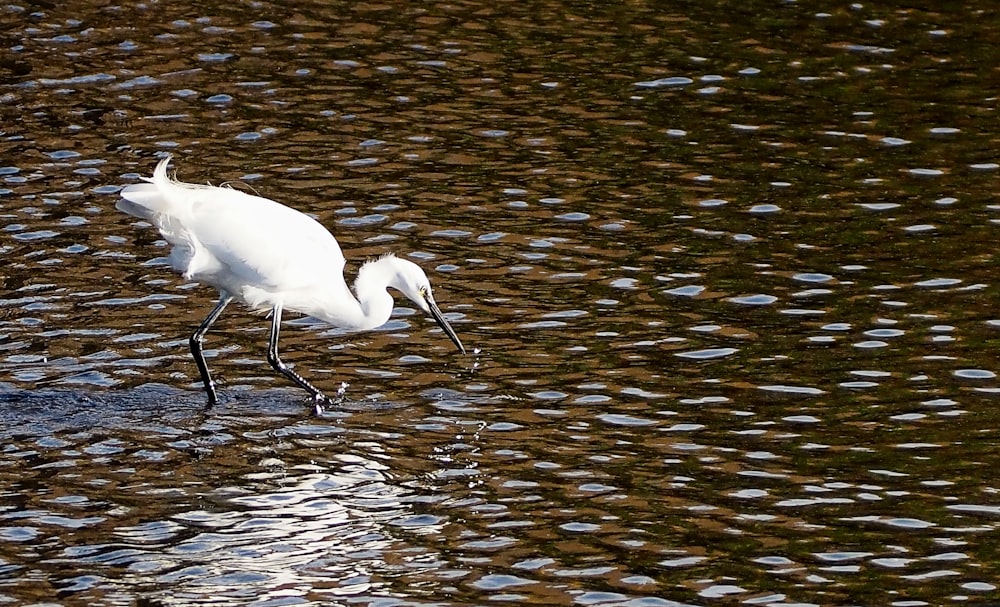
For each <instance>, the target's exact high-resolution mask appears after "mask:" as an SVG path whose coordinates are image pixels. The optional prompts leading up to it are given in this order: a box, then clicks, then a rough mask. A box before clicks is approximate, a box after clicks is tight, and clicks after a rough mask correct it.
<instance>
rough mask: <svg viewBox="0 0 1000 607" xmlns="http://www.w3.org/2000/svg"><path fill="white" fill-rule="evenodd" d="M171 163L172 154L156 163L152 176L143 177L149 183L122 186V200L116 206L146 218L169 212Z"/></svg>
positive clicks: (120, 209)
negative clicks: (169, 173) (168, 165)
mask: <svg viewBox="0 0 1000 607" xmlns="http://www.w3.org/2000/svg"><path fill="white" fill-rule="evenodd" d="M169 163H170V156H167V157H166V158H164V159H163V160H161V161H160V162H159V164H157V165H156V170H155V171H153V177H152V178H150V177H143V178H142V179H143V180H144V181H146V182H148V183H136V184H133V185H129V186H126V187H124V188H122V191H121V192H119V195H120V196H121V200H119V201H118V202H117V203H116V204H115V208H116V209H118V210H119V211H122V212H124V213H128V214H129V215H132V216H134V217H138V218H140V219H146V220H153V219H155V218H156V217H157V216H158V215H165V214H167V213H168V212H169V208H170V206H171V200H170V198H169V197H168V196H167V195H166V194H167V192H168V191H169V187H170V185H171V180H170V177H168V176H167V164H169ZM154 223H155V222H154Z"/></svg>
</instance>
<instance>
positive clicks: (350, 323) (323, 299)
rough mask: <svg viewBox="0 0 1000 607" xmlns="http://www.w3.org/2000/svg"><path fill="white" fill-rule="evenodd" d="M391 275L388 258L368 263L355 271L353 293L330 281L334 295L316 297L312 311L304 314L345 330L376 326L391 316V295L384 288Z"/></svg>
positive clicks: (382, 323)
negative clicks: (334, 285) (333, 286)
mask: <svg viewBox="0 0 1000 607" xmlns="http://www.w3.org/2000/svg"><path fill="white" fill-rule="evenodd" d="M394 275H395V270H394V269H393V268H392V267H391V260H390V259H389V258H385V257H383V258H380V259H377V260H375V261H369V262H367V263H365V264H364V265H362V266H361V269H360V270H358V277H357V278H356V279H355V280H354V293H353V294H352V293H351V291H350V289H348V288H347V286H346V284H345V283H344V282H343V281H334V282H335V283H338V286H337V291H338V292H337V293H332V294H327V296H323V295H320V296H319V297H317V304H318V305H317V306H316V309H315V310H312V311H309V312H307V313H308V314H309V315H310V316H312V317H314V318H318V319H320V320H324V321H326V322H328V323H330V324H332V325H334V326H336V327H341V328H344V329H347V330H349V331H366V330H368V329H374V328H376V327H380V326H382V325H384V324H385V323H386V321H388V320H389V317H390V316H391V315H392V308H393V301H392V295H390V294H389V292H388V291H387V290H386V288H387V287H388V286H389V283H390V282H391V280H392V277H393V276H394ZM355 295H357V298H356V299H355Z"/></svg>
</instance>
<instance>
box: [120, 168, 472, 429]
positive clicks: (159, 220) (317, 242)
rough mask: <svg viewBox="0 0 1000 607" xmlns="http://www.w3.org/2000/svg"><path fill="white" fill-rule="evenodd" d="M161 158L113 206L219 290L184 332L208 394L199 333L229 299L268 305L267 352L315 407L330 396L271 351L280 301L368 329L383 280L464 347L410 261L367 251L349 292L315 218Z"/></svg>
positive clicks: (382, 297) (181, 266) (380, 307)
mask: <svg viewBox="0 0 1000 607" xmlns="http://www.w3.org/2000/svg"><path fill="white" fill-rule="evenodd" d="M169 162H170V156H167V157H165V158H164V159H163V160H161V161H160V163H159V164H157V165H156V170H155V171H154V172H153V177H152V178H148V177H143V180H144V181H146V182H147V183H139V184H134V185H129V186H126V187H125V188H123V189H122V191H121V197H122V198H121V200H119V201H118V203H117V204H116V205H115V206H116V207H117V208H118V209H119V210H120V211H124V212H125V213H128V214H129V215H134V216H135V217H139V218H141V219H144V220H146V221H148V222H150V223H151V224H153V225H154V226H155V227H156V228H157V229H158V230H159V231H160V234H162V235H163V238H165V239H166V241H167V242H168V243H169V244H171V245H173V248H172V249H171V251H170V257H169V259H170V263H171V265H172V266H173V268H174V270H176V271H178V272H180V273H182V274H183V275H184V278H186V279H188V280H193V281H198V282H202V283H205V284H209V285H211V286H213V287H215V288H216V289H218V290H219V302H218V303H217V304H216V305H215V308H213V309H212V311H211V312H209V314H208V316H207V317H205V320H204V321H202V323H201V325H200V326H199V327H198V329H197V330H195V332H194V333H193V334H192V335H191V338H190V342H189V343H190V346H191V354H192V355H193V356H194V361H195V363H196V364H197V365H198V371H199V372H200V373H201V380H202V383H203V384H204V385H205V392H207V393H208V400H209V403H210V404H216V403H217V402H218V396H217V395H216V391H215V382H214V381H213V380H212V375H211V374H210V373H209V371H208V364H207V363H206V362H205V356H204V354H203V353H202V340H203V339H204V337H205V333H206V332H208V330H209V328H211V326H212V323H214V322H215V321H216V320H217V319H218V318H219V316H220V315H221V314H222V311H223V310H224V309H225V308H226V306H227V305H229V303H231V302H232V301H233V300H237V301H240V302H243V303H244V304H246V305H247V306H249V307H250V308H251V309H254V310H268V309H269V310H270V311H271V337H270V340H269V342H268V348H267V361H268V363H270V365H271V366H272V367H273V368H274V369H275V370H276V371H278V372H279V373H281V374H282V375H284V376H285V377H287V378H288V379H290V380H292V381H293V382H295V383H296V384H298V385H299V386H301V387H302V388H304V389H305V390H306V391H308V392H309V394H310V395H312V397H313V400H314V402H315V406H316V412H317V414H319V413H322V406H321V403H323V402H326V401H328V400H329V399H328V398H327V397H326V396H325V395H324V394H323V393H322V392H321V391H320V390H319V389H318V388H316V387H315V386H313V385H312V384H311V383H309V382H308V381H306V379H305V378H303V377H302V376H301V375H299V374H298V373H296V372H295V371H293V370H292V369H291V368H289V367H288V366H287V365H285V363H283V362H282V361H281V359H280V358H279V357H278V331H279V328H280V325H281V315H282V312H283V311H284V310H292V311H294V312H300V313H302V314H306V315H308V316H312V317H314V318H318V319H319V320H322V321H325V322H327V323H329V324H331V325H334V326H336V327H341V328H344V329H348V330H358V331H361V330H366V329H374V328H375V327H378V326H380V325H383V324H385V322H386V321H387V320H389V316H390V314H391V313H392V308H393V300H392V295H390V294H389V293H388V291H387V290H386V289H387V288H388V287H392V288H394V289H396V290H398V291H400V292H402V293H403V295H405V296H406V297H407V298H409V299H410V300H411V301H412V302H413V303H415V304H416V305H417V307H419V308H420V309H421V310H423V311H424V312H425V313H427V314H430V315H431V317H432V318H434V320H435V321H436V322H437V324H438V325H439V326H440V327H441V329H442V330H443V331H444V332H445V334H446V335H447V336H448V337H449V338H451V341H452V342H454V344H455V345H456V346H457V347H458V349H459V351H460V352H462V353H463V354H464V353H465V348H464V347H463V346H462V342H461V341H460V340H459V339H458V335H456V334H455V331H454V330H453V329H452V328H451V326H450V325H449V324H448V321H446V320H445V318H444V316H443V315H442V314H441V310H440V309H438V306H437V304H436V303H435V302H434V295H433V294H432V292H431V285H430V282H429V281H428V280H427V275H426V274H424V271H423V270H421V269H420V267H419V266H418V265H417V264H415V263H413V262H411V261H407V260H405V259H400V258H398V257H395V256H393V255H384V256H382V257H380V258H378V259H376V260H373V261H368V262H367V263H365V264H364V265H362V266H361V269H360V270H359V271H358V276H357V279H356V280H355V281H354V293H353V294H352V293H351V289H350V288H349V287H348V286H347V282H346V281H345V280H344V254H343V253H342V252H341V250H340V245H339V244H337V240H336V239H335V238H334V237H333V235H332V234H330V232H328V231H327V229H326V228H324V227H323V225H322V224H321V223H319V222H318V221H316V220H315V219H313V218H311V217H309V216H308V215H305V214H303V213H300V212H299V211H296V210H294V209H292V208H289V207H286V206H284V205H282V204H279V203H277V202H275V201H273V200H269V199H267V198H262V197H260V196H253V195H251V194H247V193H245V192H241V191H239V190H234V189H232V188H228V187H216V186H211V185H197V184H190V183H183V182H181V181H178V180H177V179H176V178H171V177H170V176H168V175H167V164H168V163H169ZM355 295H356V296H357V297H356V298H355Z"/></svg>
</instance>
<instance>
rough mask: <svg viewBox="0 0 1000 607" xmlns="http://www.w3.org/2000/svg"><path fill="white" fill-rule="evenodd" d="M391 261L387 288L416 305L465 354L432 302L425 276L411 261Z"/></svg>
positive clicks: (394, 258) (453, 332)
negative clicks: (392, 272)
mask: <svg viewBox="0 0 1000 607" xmlns="http://www.w3.org/2000/svg"><path fill="white" fill-rule="evenodd" d="M391 259H392V266H393V270H394V271H395V272H394V276H393V277H392V280H390V281H389V286H390V287H392V288H394V289H396V290H398V291H399V292H401V293H402V294H403V295H405V296H406V298H407V299H409V300H410V301H412V302H413V303H415V304H417V307H418V308H420V309H421V310H423V311H424V313H426V314H429V315H430V317H431V318H433V319H434V322H436V323H437V324H438V326H439V327H441V330H442V331H444V333H445V335H447V336H448V338H449V339H451V341H452V343H454V344H455V345H456V346H457V347H458V350H459V351H460V352H461V353H462V354H465V347H464V346H463V345H462V342H461V341H460V340H459V339H458V335H456V334H455V330H454V329H452V328H451V325H449V324H448V321H447V320H445V318H444V315H443V314H441V310H440V309H439V308H438V306H437V304H436V303H435V302H434V293H433V292H432V291H431V282H430V281H429V280H428V279H427V274H425V273H424V271H423V269H421V267H420V266H418V265H417V264H415V263H413V262H412V261H408V260H406V259H400V258H398V257H392V258H391Z"/></svg>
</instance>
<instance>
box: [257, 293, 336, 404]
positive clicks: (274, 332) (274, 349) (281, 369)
mask: <svg viewBox="0 0 1000 607" xmlns="http://www.w3.org/2000/svg"><path fill="white" fill-rule="evenodd" d="M280 330H281V306H274V309H273V310H271V341H270V342H269V343H268V344H267V362H269V363H270V364H271V367H273V368H274V370H275V371H277V372H278V373H281V374H282V375H284V376H285V377H287V378H288V379H290V380H292V381H293V382H295V383H296V384H298V385H299V386H300V387H302V388H303V389H305V390H306V391H307V392H309V394H310V395H311V396H312V397H313V400H314V401H316V415H321V414H322V413H323V407H322V406H320V405H321V403H323V402H325V401H326V400H327V398H326V396H325V395H324V394H323V393H322V392H320V391H319V388H317V387H316V386H314V385H312V384H311V383H309V382H308V381H306V379H305V378H304V377H302V376H301V375H299V374H298V373H296V372H295V371H292V370H291V369H290V368H288V365H286V364H285V363H283V362H281V359H280V358H278V332H279V331H280Z"/></svg>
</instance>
